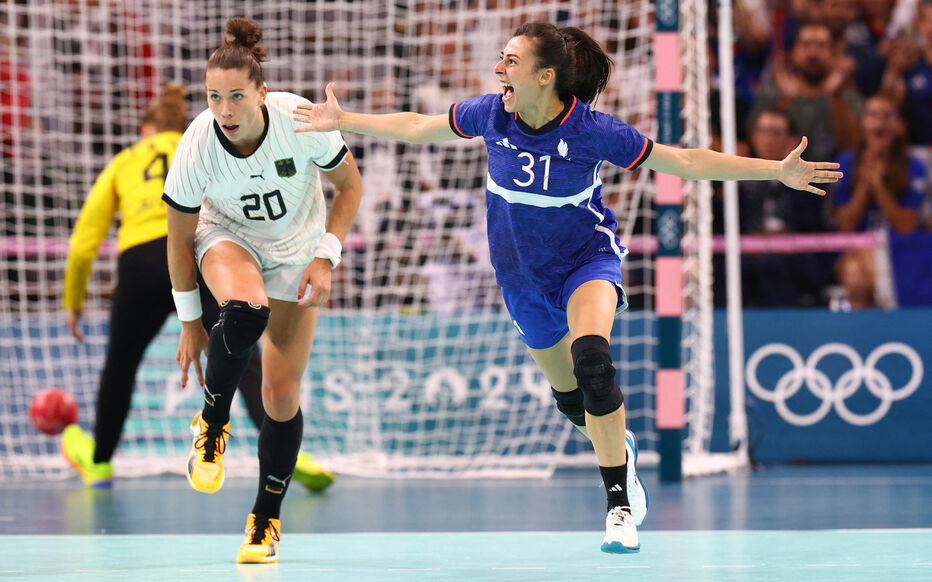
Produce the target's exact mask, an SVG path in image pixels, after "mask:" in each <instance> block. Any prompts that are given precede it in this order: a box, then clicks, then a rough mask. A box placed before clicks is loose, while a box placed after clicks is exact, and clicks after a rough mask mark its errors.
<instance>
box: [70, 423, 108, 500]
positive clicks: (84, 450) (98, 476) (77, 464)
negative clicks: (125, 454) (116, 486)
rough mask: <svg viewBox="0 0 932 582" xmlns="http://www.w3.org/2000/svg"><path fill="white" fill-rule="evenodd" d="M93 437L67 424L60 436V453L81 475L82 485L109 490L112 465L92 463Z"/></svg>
mask: <svg viewBox="0 0 932 582" xmlns="http://www.w3.org/2000/svg"><path fill="white" fill-rule="evenodd" d="M95 446H96V444H95V443H94V437H92V436H91V435H89V434H87V433H86V432H84V430H82V429H81V427H80V426H78V425H77V424H69V425H68V426H66V427H65V430H64V431H63V432H62V435H61V452H62V454H63V455H65V459H67V460H68V463H70V464H71V466H72V467H74V469H75V471H77V472H78V474H79V475H81V479H83V480H84V484H85V485H87V486H88V487H93V488H94V489H109V488H110V487H111V486H112V485H113V465H111V464H110V463H109V462H106V463H95V462H94V448H95Z"/></svg>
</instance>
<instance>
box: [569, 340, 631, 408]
mask: <svg viewBox="0 0 932 582" xmlns="http://www.w3.org/2000/svg"><path fill="white" fill-rule="evenodd" d="M570 350H571V351H572V354H573V374H574V375H575V376H576V382H577V384H579V389H580V390H581V391H582V394H583V401H584V404H585V407H586V411H587V412H589V414H591V415H593V416H605V415H606V414H610V413H612V412H615V411H616V410H618V409H619V408H620V407H621V405H622V404H624V402H625V398H624V396H623V395H622V393H621V388H619V387H618V383H617V382H615V367H614V366H612V357H611V355H610V354H609V351H608V341H606V339H605V338H603V337H601V336H597V335H587V336H583V337H581V338H579V339H577V340H576V341H574V342H573V346H572V347H571V348H570Z"/></svg>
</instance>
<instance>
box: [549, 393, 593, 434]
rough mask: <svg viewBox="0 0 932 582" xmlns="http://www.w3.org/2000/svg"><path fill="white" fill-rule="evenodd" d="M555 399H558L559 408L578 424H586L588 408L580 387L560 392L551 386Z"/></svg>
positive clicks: (571, 420)
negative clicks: (584, 404) (585, 405)
mask: <svg viewBox="0 0 932 582" xmlns="http://www.w3.org/2000/svg"><path fill="white" fill-rule="evenodd" d="M550 391H551V392H553V399H554V400H556V401H557V410H559V411H560V412H562V413H563V414H564V415H566V418H568V419H570V422H572V423H573V424H575V425H576V426H586V409H585V407H583V393H582V390H580V389H579V388H577V389H575V390H570V391H569V392H560V391H559V390H554V389H553V387H552V386H551V387H550Z"/></svg>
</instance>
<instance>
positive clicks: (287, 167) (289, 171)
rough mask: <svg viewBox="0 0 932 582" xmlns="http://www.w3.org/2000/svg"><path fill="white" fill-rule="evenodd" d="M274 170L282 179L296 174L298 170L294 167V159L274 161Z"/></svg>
mask: <svg viewBox="0 0 932 582" xmlns="http://www.w3.org/2000/svg"><path fill="white" fill-rule="evenodd" d="M275 169H276V170H277V171H278V175H279V176H281V177H282V178H290V177H292V176H294V175H295V174H297V173H298V170H296V169H295V167H294V158H284V159H282V160H275Z"/></svg>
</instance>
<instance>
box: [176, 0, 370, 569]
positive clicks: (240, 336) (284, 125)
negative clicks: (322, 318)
mask: <svg viewBox="0 0 932 582" xmlns="http://www.w3.org/2000/svg"><path fill="white" fill-rule="evenodd" d="M226 32H227V34H228V36H229V37H230V39H229V40H227V41H226V42H225V43H224V45H223V46H222V47H220V48H218V49H217V50H216V51H214V52H213V54H212V55H211V56H210V59H209V60H208V61H207V70H206V73H205V84H206V90H207V103H208V109H206V110H204V111H203V112H202V113H201V114H200V115H198V116H197V117H196V118H195V119H194V121H193V122H192V123H191V125H189V126H188V128H187V129H186V130H185V132H184V135H183V136H182V137H181V141H180V142H179V144H178V149H177V150H176V152H175V159H174V162H173V163H172V165H171V168H170V169H169V171H168V177H167V178H166V180H165V192H164V194H163V196H162V199H163V200H165V202H166V203H167V204H168V270H169V275H170V277H171V283H172V294H173V296H174V298H175V306H176V312H177V313H178V318H179V319H180V320H181V321H182V329H181V336H180V338H179V340H178V356H177V358H178V363H179V365H180V367H181V382H182V385H183V384H184V383H185V381H186V380H187V376H188V369H189V367H190V366H192V365H193V366H194V369H195V372H196V374H197V379H198V381H199V383H200V385H201V387H202V388H203V391H204V407H203V409H202V410H201V411H200V412H199V413H198V414H197V415H196V416H195V417H194V419H193V421H192V423H191V432H192V434H193V442H192V446H191V453H190V455H189V457H188V463H187V476H188V482H189V483H190V485H191V487H193V488H194V489H196V490H197V491H201V492H203V493H214V492H216V491H218V490H219V489H220V487H221V486H222V485H223V479H224V470H223V453H224V449H225V447H226V442H227V438H228V437H229V430H230V423H229V418H230V401H231V398H232V396H233V393H234V392H235V390H236V384H237V382H238V381H239V379H240V376H241V374H242V373H243V369H244V368H245V365H246V362H247V361H248V357H249V352H250V349H251V347H252V345H253V344H254V343H255V342H256V341H257V340H259V339H260V338H261V340H262V384H263V385H262V404H263V407H264V408H265V413H266V416H265V419H264V422H263V423H262V427H261V428H260V430H259V442H258V449H259V487H258V492H257V494H256V501H255V504H254V505H253V509H252V512H251V513H250V514H249V515H248V517H247V518H246V537H245V539H244V540H243V543H242V545H241V546H240V548H239V551H238V553H237V556H236V561H237V562H246V563H254V562H255V563H273V562H277V561H278V545H279V540H280V538H281V535H280V534H281V522H280V513H281V504H282V500H283V498H284V496H285V493H286V491H287V489H288V484H289V482H290V480H291V478H292V473H293V471H294V468H295V462H296V459H297V455H298V449H299V446H300V444H301V436H302V431H303V428H304V419H303V416H302V413H301V408H300V406H299V405H300V393H301V378H302V376H303V375H304V370H305V368H306V367H307V363H308V358H309V356H310V353H311V345H312V343H313V339H314V329H315V326H316V323H317V309H308V308H316V307H319V306H320V305H323V304H325V303H326V301H327V298H328V297H329V294H330V287H331V269H333V268H335V267H336V266H337V265H338V264H339V262H340V253H341V249H342V246H341V240H342V239H343V237H345V236H346V233H347V232H348V231H349V229H350V225H351V224H352V221H353V218H354V216H355V215H356V209H357V208H358V206H359V197H360V195H361V193H362V179H361V177H360V175H359V169H358V168H357V167H356V163H355V162H354V161H353V156H352V154H350V153H349V151H348V150H347V148H346V145H345V144H344V143H343V139H342V137H341V136H340V134H339V133H338V132H329V133H317V134H306V135H301V134H297V133H295V132H294V128H295V125H296V124H295V122H294V121H293V120H292V119H291V111H292V110H293V109H294V108H295V107H297V106H298V104H300V103H306V102H307V100H306V99H303V98H302V97H300V96H298V95H294V94H291V93H284V92H271V91H269V90H268V88H267V87H266V85H265V82H264V80H263V70H262V65H261V62H262V61H263V60H265V56H266V53H265V49H263V48H262V47H261V46H260V45H259V41H260V40H261V39H262V32H261V30H260V28H259V26H258V25H257V24H256V23H255V22H254V21H252V20H249V19H247V18H232V19H230V20H229V21H228V22H227V25H226ZM321 175H323V177H324V178H326V179H327V181H329V182H330V183H331V184H332V185H333V187H334V189H335V194H334V197H333V202H332V203H331V209H330V213H329V216H328V213H327V204H326V201H325V199H324V195H323V190H322V188H321V182H322V178H321ZM198 270H200V273H201V274H202V275H203V278H204V281H205V282H206V284H207V286H208V287H209V288H210V291H211V293H212V294H213V296H214V297H215V298H216V299H217V301H218V302H219V303H220V316H219V320H218V323H217V324H216V325H214V326H213V327H212V328H211V330H210V334H209V335H208V334H207V333H206V332H205V331H204V327H203V326H202V325H201V323H200V320H201V308H200V299H199V291H198V286H197V272H198ZM205 352H206V354H207V369H206V370H204V371H202V370H201V365H200V357H201V354H202V353H205Z"/></svg>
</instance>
